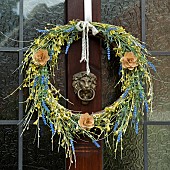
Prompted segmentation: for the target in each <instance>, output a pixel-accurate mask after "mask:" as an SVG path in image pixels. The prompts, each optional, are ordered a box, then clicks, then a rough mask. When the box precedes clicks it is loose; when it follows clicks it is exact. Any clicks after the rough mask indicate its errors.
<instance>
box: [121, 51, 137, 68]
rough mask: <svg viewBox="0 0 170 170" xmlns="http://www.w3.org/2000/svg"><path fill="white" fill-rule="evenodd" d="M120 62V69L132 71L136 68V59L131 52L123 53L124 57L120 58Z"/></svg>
mask: <svg viewBox="0 0 170 170" xmlns="http://www.w3.org/2000/svg"><path fill="white" fill-rule="evenodd" d="M120 61H121V62H122V67H123V68H128V69H129V70H133V69H134V68H135V67H137V66H138V63H137V58H136V56H135V55H134V53H133V52H125V55H124V57H122V58H121V59H120Z"/></svg>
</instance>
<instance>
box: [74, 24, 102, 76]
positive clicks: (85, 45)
mask: <svg viewBox="0 0 170 170" xmlns="http://www.w3.org/2000/svg"><path fill="white" fill-rule="evenodd" d="M76 28H77V30H78V31H82V54H81V59H80V63H81V62H82V61H85V62H86V71H87V75H88V74H89V73H90V67H89V37H88V33H89V30H91V31H92V34H93V35H94V36H95V35H96V34H97V33H98V32H99V31H98V30H97V29H96V28H95V26H93V25H92V24H90V23H89V22H88V21H80V22H78V23H77V25H76Z"/></svg>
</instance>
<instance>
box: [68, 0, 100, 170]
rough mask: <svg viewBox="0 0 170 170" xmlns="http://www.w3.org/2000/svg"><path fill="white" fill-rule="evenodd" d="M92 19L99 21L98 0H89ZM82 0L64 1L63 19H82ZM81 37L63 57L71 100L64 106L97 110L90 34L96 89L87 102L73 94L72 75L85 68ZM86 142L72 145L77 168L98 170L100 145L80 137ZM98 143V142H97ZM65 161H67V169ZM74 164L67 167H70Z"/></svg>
mask: <svg viewBox="0 0 170 170" xmlns="http://www.w3.org/2000/svg"><path fill="white" fill-rule="evenodd" d="M92 2H93V4H92V8H93V9H92V11H93V21H98V22H100V0H93V1H92ZM83 14H84V0H71V1H69V0H68V1H67V20H68V21H70V20H72V19H80V20H84V15H83ZM81 50H82V49H81V40H80V41H78V42H75V43H73V45H72V46H71V48H70V50H69V53H68V58H67V79H68V82H67V92H68V93H67V94H68V98H69V99H70V100H71V101H72V102H73V103H74V105H71V104H69V105H68V108H69V109H72V110H80V111H82V113H85V112H89V113H92V112H96V111H99V110H101V108H102V107H101V106H102V94H101V50H100V40H99V39H97V38H95V37H90V69H91V72H92V73H93V74H95V75H96V76H97V88H96V95H95V98H94V99H93V100H92V101H91V102H90V103H89V104H87V105H83V104H82V102H81V100H80V99H78V97H77V96H76V95H75V93H74V90H73V87H72V77H73V75H74V74H75V73H78V72H81V71H85V63H81V64H80V58H81ZM84 140H85V141H86V142H83V141H80V140H79V141H77V143H76V144H75V148H76V158H77V164H76V169H78V170H102V147H100V148H97V147H96V146H95V145H94V144H93V143H92V142H91V141H88V139H86V138H84ZM100 145H101V146H102V143H101V142H100ZM68 167H69V161H68V162H67V168H68ZM74 169H75V166H74V165H72V166H71V170H74Z"/></svg>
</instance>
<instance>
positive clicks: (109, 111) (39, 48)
mask: <svg viewBox="0 0 170 170" xmlns="http://www.w3.org/2000/svg"><path fill="white" fill-rule="evenodd" d="M81 22H82V21H81ZM78 24H79V28H82V29H81V30H80V29H78V27H77V26H78ZM88 24H90V26H91V28H90V29H91V30H92V29H94V28H95V30H97V34H96V36H98V35H99V37H102V39H103V40H104V42H105V43H106V50H107V57H108V60H110V57H111V56H110V51H111V50H113V51H115V53H116V57H119V58H120V70H119V74H121V78H120V81H119V82H118V83H121V91H122V95H121V96H120V97H119V99H118V100H117V101H115V102H114V103H113V104H112V105H110V106H107V107H105V109H104V110H103V111H102V113H100V112H97V113H95V114H94V113H93V114H90V115H89V114H88V113H85V114H80V113H78V114H75V113H74V112H73V111H71V110H69V109H67V108H65V107H64V106H62V105H61V104H60V103H59V99H60V98H62V97H63V96H62V95H61V94H60V90H58V89H56V88H55V87H54V85H53V84H52V83H51V81H50V78H51V77H54V68H55V67H56V65H57V63H58V57H59V54H60V53H61V51H62V46H65V45H66V49H65V54H67V53H68V50H69V48H70V45H71V44H72V43H73V42H74V41H77V40H78V39H80V38H81V34H80V33H81V32H82V30H83V26H81V25H80V23H79V21H75V20H73V21H70V22H69V23H68V24H67V25H63V26H56V27H55V28H52V29H45V30H38V32H40V33H42V35H41V36H39V37H38V38H37V39H35V40H34V42H33V43H32V44H31V46H30V47H29V49H28V50H27V52H26V54H25V58H24V60H23V62H22V64H23V65H22V70H25V77H24V80H23V84H22V86H23V87H28V88H29V96H28V98H27V100H26V110H25V112H26V116H25V117H24V119H23V125H24V128H23V132H24V131H25V130H26V129H27V126H28V125H29V122H30V120H31V117H32V115H33V114H36V115H37V117H38V118H37V120H36V121H35V122H34V124H36V125H37V127H38V138H39V137H40V135H39V130H40V128H39V121H40V119H42V120H43V122H44V125H47V126H49V127H50V129H51V132H52V140H53V138H54V136H55V134H58V135H59V145H61V146H62V147H63V148H64V149H65V153H66V157H69V158H70V160H71V162H72V159H73V157H74V158H75V148H74V139H75V138H80V135H81V134H83V135H84V136H86V137H88V138H90V139H91V140H92V142H93V143H94V144H95V145H96V147H100V145H99V144H98V142H97V141H98V140H101V138H105V139H106V138H108V136H109V135H110V134H113V136H114V138H115V139H114V140H116V148H115V152H116V150H117V145H118V143H119V142H121V143H122V137H123V135H124V134H125V132H126V129H127V127H128V126H129V125H131V126H133V127H134V129H135V131H136V133H138V124H139V121H140V120H141V117H142V116H143V115H144V112H149V111H151V108H152V99H153V92H152V83H151V74H150V70H149V67H151V68H152V69H153V70H156V69H155V67H154V65H153V64H152V63H151V62H148V60H147V56H149V54H148V51H147V50H146V48H145V46H144V45H143V44H142V43H140V41H139V40H138V39H137V38H135V37H133V36H132V35H131V34H130V33H127V32H126V31H125V30H124V29H123V28H122V27H120V26H114V25H109V24H103V23H98V22H90V23H88ZM91 32H92V34H93V30H92V31H91ZM87 35H88V34H87ZM83 36H84V35H83ZM113 43H114V44H115V45H116V47H114V48H113V47H112V44H113ZM85 59H87V58H85ZM88 69H89V68H88V65H87V70H88ZM88 71H89V70H88ZM87 74H88V73H87ZM66 100H67V99H66ZM67 101H68V100H67ZM96 131H97V132H96ZM121 149H122V147H121Z"/></svg>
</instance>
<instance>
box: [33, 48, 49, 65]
mask: <svg viewBox="0 0 170 170" xmlns="http://www.w3.org/2000/svg"><path fill="white" fill-rule="evenodd" d="M49 59H50V57H49V55H48V51H47V50H43V49H39V50H38V51H37V52H36V53H35V54H34V55H33V61H34V64H35V65H41V66H45V65H46V63H47V61H48V60H49Z"/></svg>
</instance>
